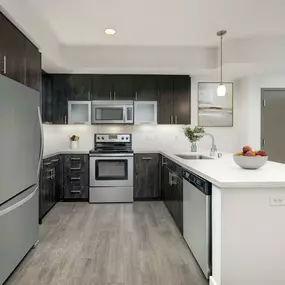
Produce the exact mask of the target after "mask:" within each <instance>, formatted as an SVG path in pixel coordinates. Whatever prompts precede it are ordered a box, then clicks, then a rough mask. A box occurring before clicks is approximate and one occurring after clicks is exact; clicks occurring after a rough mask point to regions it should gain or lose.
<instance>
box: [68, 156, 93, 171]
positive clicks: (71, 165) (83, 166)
mask: <svg viewBox="0 0 285 285" xmlns="http://www.w3.org/2000/svg"><path fill="white" fill-rule="evenodd" d="M64 171H65V174H67V173H69V172H70V173H71V172H84V171H87V172H88V155H84V154H83V155H82V154H72V155H65V156H64Z"/></svg>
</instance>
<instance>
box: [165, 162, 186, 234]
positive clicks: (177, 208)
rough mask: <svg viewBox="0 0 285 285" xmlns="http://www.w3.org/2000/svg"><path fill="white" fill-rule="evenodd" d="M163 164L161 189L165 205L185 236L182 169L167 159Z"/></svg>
mask: <svg viewBox="0 0 285 285" xmlns="http://www.w3.org/2000/svg"><path fill="white" fill-rule="evenodd" d="M162 164H163V165H162V173H161V179H162V180H161V187H162V191H163V200H164V204H165V206H166V207H167V209H168V211H169V213H170V214H171V216H172V218H173V220H174V222H175V224H176V226H177V227H178V229H179V230H180V232H181V234H183V179H182V168H181V166H179V165H177V164H175V163H174V162H172V161H171V160H169V159H166V158H162Z"/></svg>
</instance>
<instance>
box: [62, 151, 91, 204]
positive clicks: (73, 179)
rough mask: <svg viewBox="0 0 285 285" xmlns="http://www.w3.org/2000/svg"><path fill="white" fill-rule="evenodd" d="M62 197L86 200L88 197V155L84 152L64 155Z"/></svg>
mask: <svg viewBox="0 0 285 285" xmlns="http://www.w3.org/2000/svg"><path fill="white" fill-rule="evenodd" d="M63 161H64V164H63V165H64V166H63V185H64V191H63V199H64V200H88V198H89V170H88V169H89V163H88V162H89V157H88V155H85V154H69V155H64V159H63Z"/></svg>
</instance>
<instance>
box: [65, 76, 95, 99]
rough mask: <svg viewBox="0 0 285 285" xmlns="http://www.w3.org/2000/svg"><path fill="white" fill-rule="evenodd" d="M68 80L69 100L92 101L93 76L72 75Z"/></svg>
mask: <svg viewBox="0 0 285 285" xmlns="http://www.w3.org/2000/svg"><path fill="white" fill-rule="evenodd" d="M67 76H69V79H68V87H67V88H69V91H70V92H69V94H68V100H83V101H85V100H92V98H91V84H92V75H91V74H70V75H67Z"/></svg>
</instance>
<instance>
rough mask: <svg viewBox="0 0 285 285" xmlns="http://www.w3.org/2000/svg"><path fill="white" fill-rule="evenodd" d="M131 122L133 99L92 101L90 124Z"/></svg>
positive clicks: (132, 120)
mask: <svg viewBox="0 0 285 285" xmlns="http://www.w3.org/2000/svg"><path fill="white" fill-rule="evenodd" d="M133 123H134V102H133V101H92V124H133Z"/></svg>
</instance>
